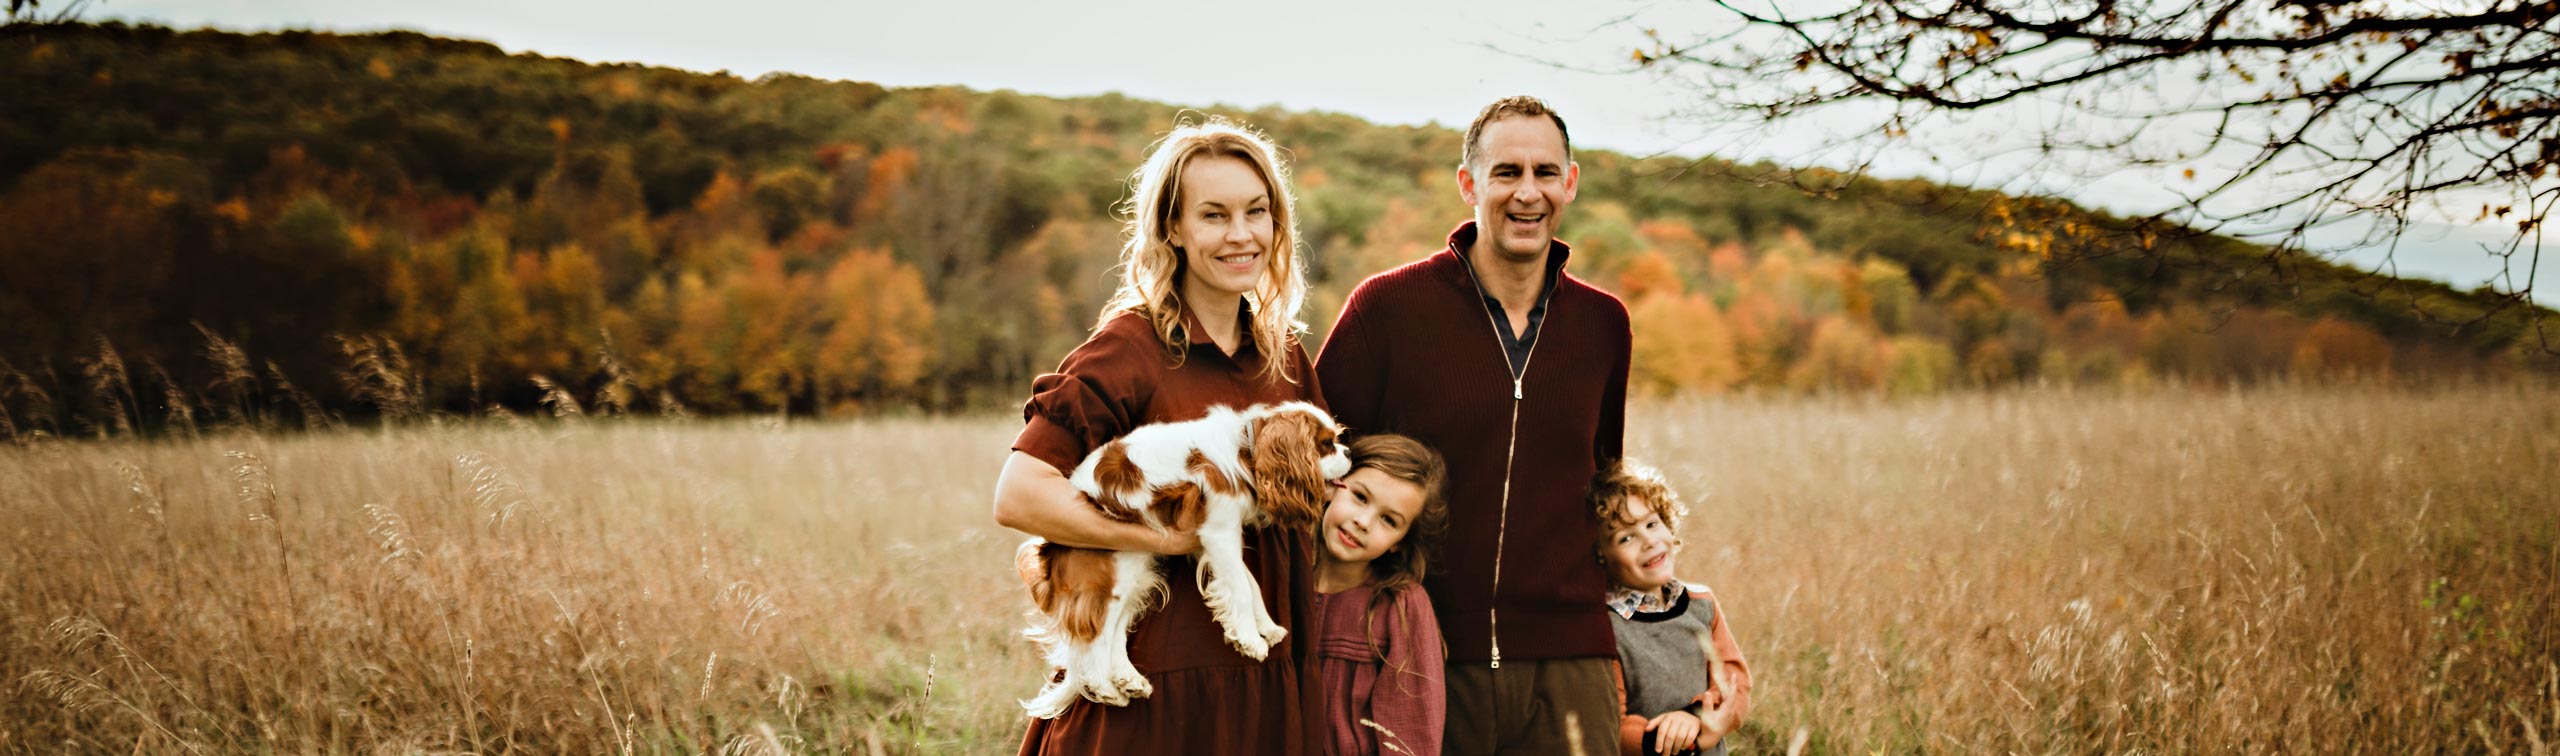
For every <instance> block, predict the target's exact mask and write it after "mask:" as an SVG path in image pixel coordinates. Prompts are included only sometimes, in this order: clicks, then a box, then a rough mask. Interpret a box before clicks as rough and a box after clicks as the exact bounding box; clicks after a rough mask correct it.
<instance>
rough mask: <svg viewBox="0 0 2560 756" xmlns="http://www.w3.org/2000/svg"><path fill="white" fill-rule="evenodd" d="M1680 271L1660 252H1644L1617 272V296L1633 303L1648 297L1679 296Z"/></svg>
mask: <svg viewBox="0 0 2560 756" xmlns="http://www.w3.org/2000/svg"><path fill="white" fill-rule="evenodd" d="M1681 288H1682V287H1681V284H1680V270H1679V269H1678V268H1675V267H1673V266H1672V264H1671V260H1670V259H1669V258H1665V257H1663V256H1662V253H1661V252H1644V253H1642V254H1638V255H1636V258H1635V259H1634V260H1630V261H1628V262H1627V267H1626V268H1624V269H1621V270H1619V271H1618V296H1620V297H1623V298H1625V299H1627V300H1628V301H1635V300H1639V299H1644V298H1645V297H1648V296H1654V295H1663V296H1670V297H1677V296H1680V293H1681Z"/></svg>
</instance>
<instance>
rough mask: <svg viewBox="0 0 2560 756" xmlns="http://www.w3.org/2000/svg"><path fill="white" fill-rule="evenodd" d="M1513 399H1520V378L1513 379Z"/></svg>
mask: <svg viewBox="0 0 2560 756" xmlns="http://www.w3.org/2000/svg"><path fill="white" fill-rule="evenodd" d="M1511 399H1512V400H1513V401H1519V399H1520V379H1518V378H1513V379H1511Z"/></svg>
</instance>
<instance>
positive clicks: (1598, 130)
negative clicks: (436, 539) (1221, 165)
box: [48, 0, 2560, 303]
mask: <svg viewBox="0 0 2560 756" xmlns="http://www.w3.org/2000/svg"><path fill="white" fill-rule="evenodd" d="M51 4H53V3H48V5H51ZM1695 13H1696V11H1694V10H1691V9H1689V8H1687V7H1684V6H1683V5H1681V4H1678V3H1667V2H1630V1H1628V0H1588V1H1586V2H1575V3H1563V2H1527V1H1524V0H1479V1H1477V2H1467V3H1460V2H1449V1H1447V0H1421V1H1418V2H1414V1H1407V0H1368V1H1367V2H1349V1H1346V0H1296V1H1293V2H1267V3H1260V4H1254V5H1245V4H1229V3H1202V2H1196V1H1195V2H1162V1H1159V0H1147V1H1145V2H997V1H994V0H902V1H900V2H874V1H871V0H743V1H739V2H724V3H693V4H682V5H671V4H662V3H633V2H604V1H603V0H448V1H446V2H435V3H422V2H413V1H412V2H392V1H391V0H187V1H185V2H180V1H178V0H97V1H96V2H94V3H93V4H92V5H90V6H88V9H87V11H86V15H87V17H89V18H92V19H110V18H114V19H125V20H130V21H149V22H153V23H160V24H165V25H169V26H175V27H181V28H192V27H199V26H214V27H220V28H225V29H233V30H240V31H263V30H273V29H286V28H298V29H322V30H332V31H347V32H362V31H378V30H386V29H409V30H415V31H421V32H427V33H431V34H437V35H442V36H450V37H460V38H466V39H477V40H483V41H487V42H490V43H493V44H496V45H498V46H499V47H501V48H505V49H506V50H508V51H510V52H527V51H530V52H536V53H541V54H544V55H553V56H561V57H569V58H576V59H580V60H586V61H591V62H599V63H601V62H622V61H628V62H636V63H644V64H649V65H658V66H671V67H675V68H684V69H691V70H696V71H721V70H726V71H728V72H730V73H733V74H736V75H739V76H742V77H747V78H754V77H755V76H758V75H761V74H764V73H768V72H775V71H784V72H790V73H797V74H805V75H809V76H816V77H820V78H830V79H852V80H857V81H869V82H876V83H880V84H884V85H888V86H924V85H939V84H956V85H961V86H966V87H970V88H973V89H980V90H993V89H1012V90H1016V91H1021V92H1026V93H1032V94H1043V95H1062V96H1074V95H1091V94H1101V93H1104V92H1120V93H1123V94H1126V95H1129V96H1132V97H1139V98H1144V99H1149V100H1158V101H1162V102H1167V103H1172V104H1176V105H1186V106H1194V107H1204V108H1205V107H1212V106H1221V105H1224V106H1236V107H1240V108H1256V107H1261V106H1266V105H1277V106H1280V107H1284V108H1288V109H1293V110H1326V111H1336V112H1342V113H1349V114H1352V115H1356V116H1360V117H1362V118H1366V119H1368V120H1371V121H1374V122H1379V123H1393V124H1428V123H1437V124H1440V125H1443V126H1451V127H1457V128H1463V127H1464V126H1465V125H1466V122H1467V120H1468V119H1470V118H1472V117H1473V116H1474V115H1475V111H1476V109H1477V108H1479V107H1482V106H1483V104H1484V103H1486V102H1489V101H1491V100H1493V99H1495V98H1498V97H1502V96H1505V95H1511V94H1532V95H1536V96H1538V97H1540V98H1543V99H1545V100H1547V101H1548V102H1549V103H1550V104H1552V105H1554V106H1555V107H1556V108H1557V109H1558V110H1559V111H1561V112H1563V113H1564V114H1565V117H1566V118H1567V119H1568V120H1569V121H1570V122H1571V125H1572V127H1573V132H1574V141H1575V143H1576V144H1577V145H1579V146H1596V147H1605V148H1609V149H1613V150H1618V151H1621V152H1627V153H1631V154H1652V153H1657V152H1666V151H1667V152H1676V153H1681V154H1693V155H1694V154H1701V153H1704V152H1710V151H1712V152H1718V153H1721V154H1723V155H1724V156H1726V157H1742V158H1750V157H1759V156H1760V155H1751V154H1736V153H1737V152H1740V151H1743V150H1748V149H1754V148H1752V147H1749V146H1745V145H1736V144H1732V143H1727V142H1715V143H1711V142H1702V141H1698V140H1697V138H1696V134H1697V131H1696V130H1695V129H1693V128H1683V127H1682V125H1681V124H1680V123H1679V122H1678V121H1676V120H1673V119H1667V118H1665V116H1666V114H1669V113H1672V112H1674V111H1676V110H1678V109H1679V107H1680V105H1681V104H1682V99H1681V96H1680V94H1679V93H1678V92H1677V91H1675V90H1672V89H1669V88H1667V87H1665V86H1664V85H1662V84H1660V83H1657V82H1655V81H1654V80H1652V79H1651V78H1650V77H1647V76H1643V75H1625V74H1613V73H1604V72H1600V71H1601V70H1606V69H1615V68H1619V67H1622V66H1623V64H1624V62H1625V61H1626V60H1627V59H1628V57H1629V54H1630V52H1631V51H1633V50H1634V49H1635V48H1636V47H1637V46H1638V45H1639V44H1641V43H1642V42H1643V38H1642V37H1641V36H1640V34H1639V33H1638V32H1637V31H1636V29H1635V28H1634V27H1633V26H1632V25H1628V24H1617V23H1612V22H1613V21H1615V20H1616V19H1620V18H1624V17H1628V16H1630V15H1634V16H1637V17H1639V18H1641V19H1643V20H1644V21H1645V22H1646V23H1650V24H1658V25H1661V26H1662V27H1664V28H1665V29H1666V30H1672V29H1679V28H1682V23H1681V22H1682V16H1683V15H1690V16H1694V14H1695ZM1248 14H1251V15H1248ZM1557 64H1563V65H1557ZM1577 69H1579V70H1577ZM1769 149H1772V150H1774V153H1773V154H1788V153H1787V152H1786V151H1785V150H1786V148H1769ZM1894 170H1896V168H1895V167H1893V166H1888V167H1887V168H1886V171H1887V172H1892V171H1894ZM1900 170H1901V171H1903V172H1905V173H1906V174H1908V173H1918V174H1922V175H1926V174H1927V173H1928V171H1929V169H1928V168H1927V166H1925V165H1911V166H1908V167H1903V168H1900ZM1933 178H1949V177H1946V176H1933ZM1953 178H1957V179H1959V180H1971V179H1970V177H1963V176H1958V177H1953ZM2075 194H2077V195H2078V196H2076V197H2075V199H2078V200H2080V201H2081V202H2083V203H2085V204H2091V205H2096V206H2100V207H2105V208H2108V209H2111V210H2114V211H2117V212H2120V213H2148V212H2152V211H2156V210H2157V209H2159V208H2158V207H2157V206H2156V205H2146V203H2157V202H2159V201H2161V200H2163V199H2165V198H2166V197H2168V194H2167V193H2166V192H2164V191H2161V190H2160V189H2159V188H2158V187H2157V186H2154V185H2149V184H2147V183H2146V182H2142V181H2125V182H2117V183H2116V184H2114V185H2101V186H2093V187H2088V188H2084V189H2081V190H2079V191H2077V192H2075ZM1568 225H1570V220H1569V219H1568ZM1568 233H1569V232H1568ZM2491 236H2492V234H2490V233H2488V232H2486V231H2482V230H2476V229H2464V228H2455V227H2450V226H2439V227H2431V228H2428V229H2425V230H2424V231H2423V232H2422V233H2420V234H2417V235H2414V236H2412V237H2409V238H2405V239H2404V240H2403V248H2402V250H2401V251H2400V253H2399V254H2400V257H2399V264H2400V269H2401V272H2402V273H2403V274H2414V275H2423V276H2427V277H2432V278H2438V279H2442V280H2450V281H2453V282H2455V283H2456V284H2458V285H2462V286H2465V287H2468V286H2473V285H2477V284H2478V283H2480V282H2481V281H2483V280H2485V279H2486V278H2487V277H2488V276H2490V275H2492V274H2494V273H2495V272H2496V271H2497V270H2498V268H2497V266H2496V264H2495V263H2494V262H2493V261H2491V260H2490V259H2489V258H2488V257H2487V256H2485V255H2484V254H2482V253H2481V252H2480V251H2479V248H2478V242H2479V241H2482V240H2486V239H2488V238H2490V237H2491ZM2373 256H2374V255H2373V254H2366V255H2361V256H2354V255H2351V256H2350V259H2351V260H2353V259H2357V258H2359V257H2361V258H2371V257H2373ZM2521 272H2522V271H2521V270H2519V271H2518V273H2519V275H2521ZM2553 289H2554V293H2553V294H2546V295H2544V296H2542V297H2538V298H2539V299H2542V300H2543V301H2545V302H2551V303H2560V287H2553Z"/></svg>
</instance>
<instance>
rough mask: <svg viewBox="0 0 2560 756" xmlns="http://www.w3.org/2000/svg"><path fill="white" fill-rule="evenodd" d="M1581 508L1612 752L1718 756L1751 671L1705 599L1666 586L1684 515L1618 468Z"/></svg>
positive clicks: (1600, 480)
mask: <svg viewBox="0 0 2560 756" xmlns="http://www.w3.org/2000/svg"><path fill="white" fill-rule="evenodd" d="M1591 507H1592V510H1593V512H1594V513H1595V514H1597V515H1599V518H1600V528H1601V530H1600V543H1599V544H1598V547H1597V548H1598V551H1599V556H1600V563H1601V565H1602V566H1603V567H1605V568H1606V569H1607V571H1608V573H1609V583H1610V586H1609V609H1610V616H1609V622H1610V625H1611V626H1612V627H1613V628H1614V629H1615V630H1616V631H1617V635H1618V663H1619V664H1620V669H1621V672H1622V673H1621V674H1620V676H1619V679H1620V684H1622V685H1624V686H1625V689H1624V690H1623V691H1621V695H1620V696H1619V698H1620V700H1624V701H1626V702H1627V710H1626V714H1625V716H1624V717H1623V718H1621V719H1620V720H1619V722H1618V752H1619V753H1621V754H1626V756H1650V755H1651V754H1707V755H1708V756H1719V755H1720V754H1723V753H1724V752H1725V747H1724V736H1725V735H1726V734H1727V733H1731V732H1733V730H1734V728H1736V727H1740V726H1742V719H1743V717H1745V716H1748V715H1749V714H1750V713H1751V668H1750V666H1749V665H1746V664H1744V663H1743V661H1742V644H1741V643H1739V642H1736V641H1735V640H1734V639H1733V628H1732V627H1731V626H1729V625H1727V624H1726V623H1725V616H1724V609H1723V607H1721V606H1719V605H1717V603H1716V596H1715V594H1714V593H1712V592H1710V591H1708V590H1707V588H1706V586H1703V585H1691V584H1686V583H1682V582H1680V581H1679V580H1676V579H1673V578H1672V577H1671V561H1672V560H1671V557H1672V556H1673V555H1674V554H1677V553H1678V552H1679V550H1680V539H1679V538H1678V537H1677V535H1676V534H1677V533H1678V532H1679V530H1678V527H1679V524H1680V517H1681V516H1682V515H1686V514H1688V513H1689V509H1688V507H1685V506H1682V505H1681V503H1680V496H1679V494H1676V493H1673V492H1672V491H1671V487H1670V486H1669V485H1666V484H1664V483H1663V482H1662V475H1661V473H1657V472H1655V471H1654V470H1653V469H1652V468H1649V467H1645V466H1643V465H1638V464H1633V463H1628V462H1623V461H1622V462H1620V463H1618V464H1615V465H1611V466H1609V467H1607V468H1604V469H1602V470H1601V471H1600V474H1599V475H1598V476H1597V477H1596V478H1594V479H1593V480H1592V483H1591ZM1710 654H1712V655H1710Z"/></svg>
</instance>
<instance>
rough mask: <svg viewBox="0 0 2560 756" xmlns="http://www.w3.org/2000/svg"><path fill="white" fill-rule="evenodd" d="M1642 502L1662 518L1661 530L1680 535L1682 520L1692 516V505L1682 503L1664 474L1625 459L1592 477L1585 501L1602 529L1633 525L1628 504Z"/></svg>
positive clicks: (1606, 467)
mask: <svg viewBox="0 0 2560 756" xmlns="http://www.w3.org/2000/svg"><path fill="white" fill-rule="evenodd" d="M1629 499H1643V500H1644V501H1645V503H1647V504H1651V505H1653V512H1654V514H1657V515H1661V516H1662V527H1663V528H1665V529H1667V530H1670V531H1671V532H1674V533H1678V532H1680V518H1682V517H1686V516H1688V514H1689V505H1687V504H1684V503H1681V501H1680V494H1679V493H1678V492H1675V491H1672V490H1671V484H1669V483H1665V482H1663V480H1662V471H1660V470H1656V469H1653V468H1652V467H1649V466H1646V465H1643V464H1640V463H1636V462H1629V461H1627V460H1624V459H1620V460H1617V461H1615V462H1611V463H1609V464H1608V465H1607V466H1605V467H1602V468H1600V472H1599V474H1597V475H1593V476H1591V494H1590V496H1589V497H1588V498H1587V499H1586V501H1588V502H1589V503H1590V504H1591V513H1592V514H1593V515H1596V516H1598V517H1599V518H1600V527H1601V528H1602V529H1604V530H1605V529H1608V528H1611V527H1615V526H1617V525H1618V524H1620V523H1626V522H1632V521H1634V520H1635V518H1634V517H1632V516H1629V515H1628V514H1627V500H1629Z"/></svg>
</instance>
